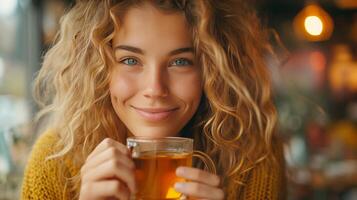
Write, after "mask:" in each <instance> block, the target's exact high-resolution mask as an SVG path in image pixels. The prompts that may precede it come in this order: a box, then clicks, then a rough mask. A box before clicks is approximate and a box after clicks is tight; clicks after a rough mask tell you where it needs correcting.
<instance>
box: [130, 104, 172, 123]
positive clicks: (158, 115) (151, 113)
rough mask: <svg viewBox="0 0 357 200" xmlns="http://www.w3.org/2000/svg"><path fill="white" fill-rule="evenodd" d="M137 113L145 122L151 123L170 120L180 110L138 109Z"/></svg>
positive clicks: (136, 109)
mask: <svg viewBox="0 0 357 200" xmlns="http://www.w3.org/2000/svg"><path fill="white" fill-rule="evenodd" d="M132 107H133V108H134V109H135V111H136V112H137V113H138V114H139V115H140V116H141V117H142V118H144V119H145V120H147V121H151V122H158V121H163V120H165V119H167V118H169V117H170V116H171V115H172V114H173V113H174V112H175V111H176V110H178V108H137V107H134V106H132Z"/></svg>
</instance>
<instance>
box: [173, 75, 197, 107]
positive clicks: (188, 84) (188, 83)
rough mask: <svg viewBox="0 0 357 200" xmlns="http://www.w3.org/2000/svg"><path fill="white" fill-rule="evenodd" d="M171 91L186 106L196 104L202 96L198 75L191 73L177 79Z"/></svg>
mask: <svg viewBox="0 0 357 200" xmlns="http://www.w3.org/2000/svg"><path fill="white" fill-rule="evenodd" d="M173 91H174V93H175V95H176V96H177V97H179V98H180V99H181V100H183V101H185V102H186V103H188V104H198V102H199V101H200V99H201V95H202V83H201V77H200V76H199V74H196V73H193V74H190V75H186V76H184V77H180V78H177V79H176V81H175V86H174V87H173Z"/></svg>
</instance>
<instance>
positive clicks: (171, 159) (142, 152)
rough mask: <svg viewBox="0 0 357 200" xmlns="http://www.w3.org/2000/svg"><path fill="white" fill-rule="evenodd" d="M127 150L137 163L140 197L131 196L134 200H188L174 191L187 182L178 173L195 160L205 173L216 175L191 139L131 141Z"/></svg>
mask: <svg viewBox="0 0 357 200" xmlns="http://www.w3.org/2000/svg"><path fill="white" fill-rule="evenodd" d="M127 147H128V148H129V149H130V150H131V156H132V158H133V160H134V163H135V181H136V186H137V193H136V194H134V195H132V196H131V199H133V200H134V199H135V200H174V199H186V197H185V196H184V195H182V194H181V193H179V192H177V191H176V190H175V189H174V184H175V183H176V182H185V179H183V178H179V177H177V176H176V173H175V172H176V168H177V167H179V166H186V167H191V166H192V157H198V158H200V159H201V160H202V161H203V163H204V164H205V167H206V169H207V170H208V171H209V172H211V173H214V174H216V168H215V165H214V163H213V161H212V160H211V159H210V158H209V156H207V155H206V154H205V153H203V152H200V151H194V150H193V139H190V138H182V137H164V138H157V139H148V138H143V137H129V138H127Z"/></svg>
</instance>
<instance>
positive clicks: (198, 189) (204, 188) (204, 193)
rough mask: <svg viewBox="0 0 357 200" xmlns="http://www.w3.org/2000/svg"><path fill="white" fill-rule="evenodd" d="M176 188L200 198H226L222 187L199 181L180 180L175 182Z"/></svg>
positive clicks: (185, 193)
mask: <svg viewBox="0 0 357 200" xmlns="http://www.w3.org/2000/svg"><path fill="white" fill-rule="evenodd" d="M175 190H176V191H177V192H181V193H183V194H184V195H187V196H190V197H194V198H199V199H215V200H221V199H224V192H223V190H222V189H220V188H216V187H212V186H209V185H205V184H203V183H197V182H180V183H176V184H175Z"/></svg>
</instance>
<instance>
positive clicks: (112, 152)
mask: <svg viewBox="0 0 357 200" xmlns="http://www.w3.org/2000/svg"><path fill="white" fill-rule="evenodd" d="M110 159H116V160H118V161H119V162H121V163H122V164H123V165H125V166H126V167H128V168H130V169H134V168H135V164H134V162H133V160H132V159H131V158H129V157H128V156H126V155H124V154H123V153H122V152H121V151H120V150H119V149H117V148H116V147H109V148H107V149H106V150H104V151H102V152H100V153H98V154H97V155H96V156H93V157H91V158H90V159H89V160H87V161H86V163H85V164H84V165H83V167H82V169H81V173H85V172H86V171H88V170H90V169H92V168H94V167H97V166H98V165H100V164H102V163H104V162H106V161H108V160H110Z"/></svg>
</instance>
